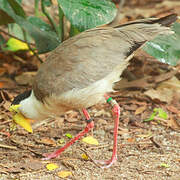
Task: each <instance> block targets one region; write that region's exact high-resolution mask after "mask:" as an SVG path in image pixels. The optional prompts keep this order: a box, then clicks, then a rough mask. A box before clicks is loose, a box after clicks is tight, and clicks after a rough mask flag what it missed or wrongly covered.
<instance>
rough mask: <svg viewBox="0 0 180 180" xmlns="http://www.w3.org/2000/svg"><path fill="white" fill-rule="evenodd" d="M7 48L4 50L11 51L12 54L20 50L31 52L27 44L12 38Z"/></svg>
mask: <svg viewBox="0 0 180 180" xmlns="http://www.w3.org/2000/svg"><path fill="white" fill-rule="evenodd" d="M6 45H7V48H4V50H9V51H12V52H16V51H20V50H29V47H28V45H27V44H26V43H24V42H22V41H19V40H17V39H14V38H10V39H9V40H8V41H7V43H6Z"/></svg>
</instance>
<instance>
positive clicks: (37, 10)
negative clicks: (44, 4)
mask: <svg viewBox="0 0 180 180" xmlns="http://www.w3.org/2000/svg"><path fill="white" fill-rule="evenodd" d="M34 7H35V16H39V0H35V2H34Z"/></svg>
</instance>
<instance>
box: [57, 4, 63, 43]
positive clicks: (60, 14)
mask: <svg viewBox="0 0 180 180" xmlns="http://www.w3.org/2000/svg"><path fill="white" fill-rule="evenodd" d="M58 10H59V27H58V30H59V37H60V40H61V42H62V41H63V39H64V23H63V17H64V13H63V10H62V9H61V7H60V6H58Z"/></svg>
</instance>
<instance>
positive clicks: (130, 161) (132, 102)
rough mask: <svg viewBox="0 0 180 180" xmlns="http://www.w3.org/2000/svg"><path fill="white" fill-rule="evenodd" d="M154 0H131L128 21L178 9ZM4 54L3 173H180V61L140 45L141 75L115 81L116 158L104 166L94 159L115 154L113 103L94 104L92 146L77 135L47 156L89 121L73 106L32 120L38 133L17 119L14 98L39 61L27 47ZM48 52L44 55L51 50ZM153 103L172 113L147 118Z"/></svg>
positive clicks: (117, 179) (171, 179) (178, 177)
mask: <svg viewBox="0 0 180 180" xmlns="http://www.w3.org/2000/svg"><path fill="white" fill-rule="evenodd" d="M148 2H149V3H147V4H148V5H147V4H145V3H144V1H142V2H141V1H140V0H139V1H137V0H136V1H135V0H133V1H131V3H129V4H128V3H127V4H125V6H124V8H122V15H123V17H121V18H122V22H123V21H124V22H125V21H127V20H128V18H129V19H133V18H138V17H150V16H156V15H157V16H163V15H166V14H167V13H169V12H176V13H178V12H180V11H179V10H180V3H179V1H161V0H160V1H152V0H148ZM133 3H134V4H133ZM178 3H179V4H178ZM132 7H133V10H132V11H130V9H132ZM179 15H180V14H179ZM17 56H18V57H21V59H19V58H17ZM0 58H1V59H2V61H1V62H0V66H1V68H0V87H1V92H0V109H1V111H0V154H1V155H0V180H8V179H18V180H32V179H33V180H37V179H41V180H46V179H47V180H51V179H52V180H54V179H61V178H60V176H59V172H61V171H63V170H67V171H70V172H71V173H72V175H71V176H68V177H67V178H66V179H74V180H76V179H77V180H78V179H83V180H97V179H98V180H105V179H107V180H110V179H113V180H121V179H123V180H124V179H127V180H131V179H142V180H144V179H145V180H148V179H153V180H156V179H162V180H163V179H164V180H180V95H179V94H180V93H179V87H178V85H177V83H175V82H177V81H178V83H179V79H180V71H179V66H177V69H176V70H174V69H173V68H172V67H170V66H168V65H164V64H162V63H159V62H158V61H157V60H155V59H154V58H152V57H150V56H148V55H147V54H146V53H144V52H142V51H139V52H137V54H136V56H135V57H134V58H133V60H132V62H131V64H130V66H129V67H128V70H129V71H130V72H131V73H132V74H133V75H134V76H135V77H136V78H137V79H136V80H134V81H130V82H127V81H126V79H127V78H126V73H124V75H123V76H124V77H125V78H124V79H123V80H122V81H121V82H120V83H118V84H117V87H116V89H119V90H118V91H117V92H116V93H112V94H111V95H112V97H113V98H114V99H116V100H117V102H118V103H119V105H120V108H121V116H120V125H119V133H118V160H117V162H116V163H115V164H114V165H113V166H112V167H110V168H108V169H101V168H99V167H97V166H96V165H95V164H94V163H93V161H92V160H91V158H92V159H109V158H110V157H111V153H112V143H113V123H114V122H113V119H112V116H111V111H110V110H111V108H110V107H109V105H108V104H102V105H96V106H93V107H91V108H89V109H88V111H89V112H90V115H91V116H92V117H93V118H94V122H95V128H94V131H93V137H94V138H95V139H97V140H98V142H99V145H97V146H95V145H89V144H86V143H83V142H82V140H79V141H77V142H76V143H75V144H74V145H72V146H71V147H70V148H68V149H67V150H66V151H65V152H63V153H62V154H61V155H60V156H59V157H58V158H56V159H52V160H49V161H44V160H42V154H43V153H48V152H52V151H54V150H56V149H57V148H58V147H60V146H63V144H64V143H65V142H67V141H69V138H68V137H67V133H69V134H70V135H72V136H75V135H76V134H77V133H78V132H80V131H81V130H83V128H84V127H85V125H86V123H85V121H84V118H83V116H82V115H81V114H80V113H79V112H77V111H70V112H68V113H67V114H65V115H64V116H62V117H58V118H56V119H50V120H48V121H46V122H44V123H43V124H41V125H40V124H39V123H38V124H34V125H33V128H34V131H33V133H28V132H26V131H25V130H24V129H23V128H21V127H19V126H14V124H13V123H12V114H11V113H10V112H9V111H8V108H9V105H10V103H11V101H12V99H13V98H14V97H15V96H16V95H17V94H19V93H20V92H23V91H24V90H25V89H29V88H30V87H31V79H32V76H34V74H35V73H36V70H37V67H38V66H39V63H38V61H37V60H34V58H30V57H29V56H28V55H24V54H23V55H19V54H16V56H14V54H11V53H10V54H4V53H0ZM42 58H44V59H45V56H42ZM155 62H156V63H155ZM12 77H13V78H12ZM147 77H148V78H149V79H148V78H147ZM14 78H15V80H16V81H14V80H12V79H14ZM174 78H176V81H175V80H174ZM24 79H26V80H25V82H24V81H23V80H24ZM139 79H140V80H139ZM137 80H138V81H139V82H140V83H139V84H138V83H137ZM169 82H170V83H171V85H172V84H173V88H171V87H170V86H168V90H169V91H168V92H167V91H163V94H162V93H161V94H160V95H159V96H156V98H154V96H153V95H154V94H155V93H157V92H162V91H161V90H162V89H160V87H162V85H163V87H164V86H165V85H167V84H168V83H169ZM175 85H177V87H176V86H175ZM169 92H172V93H171V94H169ZM164 95H165V99H163V96H164ZM155 108H160V109H162V110H163V111H164V112H166V113H165V114H167V115H168V117H167V118H161V117H158V116H156V117H155V118H154V119H153V120H152V121H148V122H144V120H145V119H147V118H149V117H150V116H151V115H152V113H153V110H154V109H155ZM88 135H91V133H89V134H88ZM85 152H86V153H87V155H88V156H89V158H88V159H87V160H85V159H84V158H83V157H82V154H84V153H85ZM49 163H55V164H57V165H58V168H56V169H55V170H52V171H50V170H48V169H47V168H46V165H47V164H49Z"/></svg>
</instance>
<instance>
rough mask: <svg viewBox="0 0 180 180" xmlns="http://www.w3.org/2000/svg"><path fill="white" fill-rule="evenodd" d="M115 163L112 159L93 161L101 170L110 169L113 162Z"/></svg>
mask: <svg viewBox="0 0 180 180" xmlns="http://www.w3.org/2000/svg"><path fill="white" fill-rule="evenodd" d="M116 161H117V158H116V157H115V158H113V159H110V160H95V163H97V164H100V165H102V166H100V167H101V168H102V169H104V168H109V167H111V166H112V165H113V164H114V163H115V162H116Z"/></svg>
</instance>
